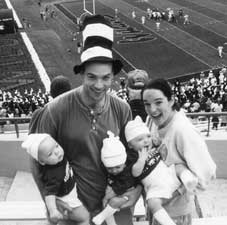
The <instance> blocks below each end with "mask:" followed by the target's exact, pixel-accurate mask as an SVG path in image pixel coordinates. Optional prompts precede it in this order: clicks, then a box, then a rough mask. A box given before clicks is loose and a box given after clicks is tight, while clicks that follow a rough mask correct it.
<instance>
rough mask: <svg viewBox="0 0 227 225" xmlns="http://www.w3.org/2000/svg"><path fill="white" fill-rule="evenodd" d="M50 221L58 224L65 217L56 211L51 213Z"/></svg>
mask: <svg viewBox="0 0 227 225" xmlns="http://www.w3.org/2000/svg"><path fill="white" fill-rule="evenodd" d="M49 219H50V221H51V222H52V223H55V224H57V223H58V222H59V220H62V219H63V215H62V214H61V213H60V212H59V211H58V210H57V209H54V210H51V211H50V212H49Z"/></svg>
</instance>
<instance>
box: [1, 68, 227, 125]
mask: <svg viewBox="0 0 227 225" xmlns="http://www.w3.org/2000/svg"><path fill="white" fill-rule="evenodd" d="M61 79H62V78H61ZM53 84H55V83H53ZM53 84H52V85H53ZM171 84H172V90H173V93H174V96H175V98H176V102H178V104H179V108H181V109H182V110H183V111H184V112H186V113H191V112H192V113H193V112H227V71H226V68H222V69H220V70H219V71H218V72H216V73H214V72H213V71H212V70H210V71H209V73H204V72H201V74H200V75H199V76H197V77H195V78H191V79H190V80H188V81H177V80H175V81H174V82H171ZM55 86H56V85H55ZM120 86H121V88H120V89H119V90H118V91H117V92H115V94H117V95H118V96H119V97H121V98H123V99H124V100H125V101H128V102H129V103H130V97H129V94H128V93H127V92H128V88H127V79H123V80H121V81H120ZM67 88H68V87H67ZM52 89H56V88H52ZM58 89H59V84H58V82H57V90H58ZM112 93H114V91H112ZM52 94H53V93H52ZM52 94H51V93H46V92H43V91H41V90H40V89H39V90H37V91H34V90H33V89H30V90H24V91H18V90H15V91H1V90H0V117H10V118H12V117H30V116H31V115H32V113H33V112H34V111H35V110H36V109H38V108H42V107H43V106H44V105H45V104H46V103H48V102H49V101H50V100H51V99H52ZM220 118H221V126H226V125H227V117H226V116H222V117H213V119H212V121H213V128H214V129H215V128H216V129H217V124H218V123H219V122H220Z"/></svg>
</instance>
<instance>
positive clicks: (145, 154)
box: [138, 148, 148, 161]
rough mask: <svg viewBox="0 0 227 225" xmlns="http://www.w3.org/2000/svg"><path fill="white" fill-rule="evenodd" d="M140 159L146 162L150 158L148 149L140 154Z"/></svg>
mask: <svg viewBox="0 0 227 225" xmlns="http://www.w3.org/2000/svg"><path fill="white" fill-rule="evenodd" d="M138 154H139V159H140V160H142V161H145V160H146V159H147V157H148V151H147V148H142V149H141V150H140V151H139V152H138Z"/></svg>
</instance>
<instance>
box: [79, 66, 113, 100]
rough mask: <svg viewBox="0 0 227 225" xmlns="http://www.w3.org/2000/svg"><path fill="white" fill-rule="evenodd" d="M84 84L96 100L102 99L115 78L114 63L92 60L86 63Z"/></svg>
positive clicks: (90, 95)
mask: <svg viewBox="0 0 227 225" xmlns="http://www.w3.org/2000/svg"><path fill="white" fill-rule="evenodd" d="M83 79H84V80H83V86H84V90H85V92H86V94H87V95H88V97H89V98H90V99H92V100H93V101H94V102H99V101H101V100H102V99H103V98H104V96H105V94H106V91H107V90H108V89H109V88H110V86H111V82H112V79H113V70H112V63H106V62H105V63H104V62H92V63H88V64H86V65H85V70H84V74H83Z"/></svg>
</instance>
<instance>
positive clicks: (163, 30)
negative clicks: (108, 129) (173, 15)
mask: <svg viewBox="0 0 227 225" xmlns="http://www.w3.org/2000/svg"><path fill="white" fill-rule="evenodd" d="M89 1H90V3H89ZM86 2H87V3H88V4H87V7H88V8H89V7H90V9H91V8H92V5H91V0H86ZM11 3H12V5H13V6H14V8H15V10H16V12H17V14H18V16H19V18H20V19H22V18H23V17H26V18H28V19H29V21H30V22H31V24H32V27H31V28H30V29H27V30H25V31H26V32H27V34H28V36H29V38H30V39H31V41H32V43H33V45H34V47H35V49H36V51H37V52H38V55H39V57H40V59H41V61H42V62H43V65H44V67H45V68H46V70H47V73H48V74H49V76H50V78H51V79H52V78H53V77H54V76H57V75H59V74H63V75H65V76H68V77H69V78H70V80H71V81H72V84H73V86H78V85H79V84H80V83H81V78H80V77H79V76H75V75H74V74H73V70H72V68H73V66H74V65H75V64H77V63H79V54H77V52H76V43H75V42H72V33H73V32H74V31H75V29H76V25H75V19H76V17H78V16H80V15H81V14H82V13H83V4H82V0H74V1H72V0H71V1H53V0H52V1H51V0H43V4H47V3H48V4H51V5H53V6H54V7H55V10H56V13H57V17H56V18H54V19H48V20H47V21H46V22H43V21H41V20H40V15H39V10H40V9H39V6H38V4H37V1H35V0H20V1H17V0H11ZM95 6H96V13H101V14H105V15H107V16H108V17H113V16H114V9H115V8H118V9H119V18H120V25H121V26H126V27H130V28H131V29H133V30H136V32H138V34H139V35H141V36H143V35H145V36H146V37H148V40H147V39H146V38H145V39H144V38H143V39H142V40H144V41H141V40H140V39H138V41H135V39H134V40H133V41H129V42H125V38H126V39H128V38H130V35H131V34H128V33H124V32H119V31H118V30H117V29H116V31H115V45H114V49H115V53H114V54H115V55H116V56H117V57H119V58H121V59H122V60H123V62H124V64H125V67H124V69H125V71H126V72H128V71H129V70H132V69H134V68H140V69H145V70H146V71H147V72H148V73H149V75H150V77H165V78H175V77H185V76H187V75H191V74H195V73H199V72H200V71H208V70H209V69H214V68H218V67H221V66H223V65H227V45H224V43H227V2H226V1H225V0H148V1H142V0H114V1H110V0H96V1H95ZM148 7H149V8H151V9H153V8H159V9H160V10H166V8H168V7H171V8H173V9H174V10H175V11H176V12H177V10H178V9H180V8H183V10H184V13H187V14H188V15H189V18H190V24H189V25H183V21H182V20H179V21H178V23H177V24H174V23H169V22H167V21H161V25H160V31H157V30H156V24H155V21H153V20H149V21H148V20H147V21H146V23H145V25H142V24H141V16H142V15H145V14H146V9H147V8H148ZM132 9H135V11H136V14H137V18H136V19H135V20H133V19H132V18H131V11H132ZM138 34H135V35H136V37H137V35H138ZM133 35H134V34H133ZM136 40H137V39H136ZM218 45H224V57H223V58H222V59H221V58H219V57H218V52H217V47H218ZM68 50H70V51H68Z"/></svg>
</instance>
